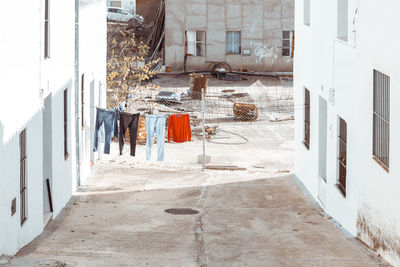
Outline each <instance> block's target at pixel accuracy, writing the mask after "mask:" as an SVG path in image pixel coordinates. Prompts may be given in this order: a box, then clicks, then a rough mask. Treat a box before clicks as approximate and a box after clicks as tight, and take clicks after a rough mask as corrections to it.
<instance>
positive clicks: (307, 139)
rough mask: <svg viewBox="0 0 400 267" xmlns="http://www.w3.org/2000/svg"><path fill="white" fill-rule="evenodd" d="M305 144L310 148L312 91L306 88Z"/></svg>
mask: <svg viewBox="0 0 400 267" xmlns="http://www.w3.org/2000/svg"><path fill="white" fill-rule="evenodd" d="M303 142H304V145H305V146H306V147H307V149H309V148H310V91H309V90H308V89H306V88H304V141H303Z"/></svg>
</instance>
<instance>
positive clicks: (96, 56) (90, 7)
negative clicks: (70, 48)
mask: <svg viewBox="0 0 400 267" xmlns="http://www.w3.org/2000/svg"><path fill="white" fill-rule="evenodd" d="M105 17H106V2H105V1H96V2H94V3H85V1H81V8H80V27H79V32H80V33H79V41H80V47H79V49H80V58H79V72H80V77H82V74H84V75H85V79H84V82H85V85H84V88H85V90H84V93H85V96H84V98H85V108H84V125H85V127H84V129H83V130H82V129H81V131H80V138H81V142H82V146H81V172H82V175H81V182H83V181H84V180H85V177H86V176H87V174H88V173H89V172H90V166H91V161H93V162H94V161H95V159H96V158H95V154H94V153H93V142H94V138H93V137H94V127H95V120H96V107H98V106H101V105H102V107H105V104H106V101H105V96H106V60H105V59H106V55H107V21H106V20H105V19H104V18H105ZM80 82H81V79H80ZM80 85H81V88H82V84H80ZM80 92H81V91H80ZM81 101H82V99H80V104H81ZM80 107H81V106H80ZM80 125H82V118H80Z"/></svg>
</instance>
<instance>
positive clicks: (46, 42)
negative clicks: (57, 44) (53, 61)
mask: <svg viewBox="0 0 400 267" xmlns="http://www.w3.org/2000/svg"><path fill="white" fill-rule="evenodd" d="M49 2H50V0H45V1H44V58H45V59H46V58H49V57H50V4H49Z"/></svg>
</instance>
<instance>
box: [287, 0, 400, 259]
mask: <svg viewBox="0 0 400 267" xmlns="http://www.w3.org/2000/svg"><path fill="white" fill-rule="evenodd" d="M399 7H400V3H398V2H396V1H389V0H387V1H384V3H382V2H377V1H373V0H367V1H357V0H349V41H348V42H342V41H339V40H337V38H336V35H337V34H336V33H337V26H336V18H337V13H336V1H335V0H330V1H323V2H320V1H311V25H310V26H305V25H303V0H297V1H296V35H297V36H296V54H295V62H294V76H295V81H294V86H295V98H296V107H297V108H296V135H295V140H296V174H297V176H298V177H299V178H300V179H301V180H302V181H303V183H304V184H305V186H306V187H307V189H308V190H309V191H310V193H311V194H312V195H313V196H314V198H315V199H316V200H317V201H319V202H320V204H321V206H322V207H323V208H324V209H325V210H326V211H327V212H328V213H329V214H330V215H331V216H333V217H334V218H335V219H336V220H338V221H339V223H341V224H342V226H343V227H344V228H345V229H347V230H348V231H349V232H350V233H351V234H352V235H354V236H358V237H359V238H361V239H362V240H363V241H364V242H365V243H367V244H368V245H370V246H371V247H372V248H373V249H375V250H377V251H378V252H379V253H380V254H381V255H382V256H383V257H385V259H387V260H388V261H389V262H391V263H392V264H393V265H395V266H398V265H400V257H399V252H400V242H399V240H400V239H399V236H400V208H399V205H398V202H399V200H400V195H399V194H398V188H399V186H400V180H399V179H398V177H400V169H399V168H400V167H398V166H399V164H398V162H400V154H399V152H398V150H397V149H396V148H397V147H398V146H399V141H398V138H397V136H399V133H398V131H399V130H400V125H399V123H398V121H399V120H398V118H397V116H398V115H397V114H400V110H399V109H400V107H398V105H396V103H398V101H399V97H400V95H399V92H398V90H396V88H397V87H398V86H399V78H400V66H399V65H400V63H399V62H398V60H397V58H396V57H395V56H393V55H394V54H393V52H394V51H396V46H397V45H396V43H397V39H399V38H398V37H397V36H393V38H394V40H392V41H390V42H388V38H387V37H388V34H390V33H391V32H395V31H396V29H397V28H398V26H400V23H399V21H398V19H397V14H396V13H395V10H398V8H399ZM357 8H358V10H357V13H356V12H355V11H356V9H357ZM371 18H373V19H371ZM353 22H354V24H353ZM377 22H379V23H377ZM390 36H392V35H390ZM378 48H379V49H378ZM374 69H377V70H379V71H381V72H383V73H385V74H387V75H389V76H390V77H391V140H390V160H391V165H390V172H389V173H387V172H385V171H384V170H383V169H382V168H381V167H380V166H379V165H378V164H377V163H376V162H375V161H374V160H373V159H372V112H373V105H372V103H373V70H374ZM303 87H307V88H308V89H309V90H310V91H311V146H310V150H306V148H305V146H304V145H303V144H302V140H303V132H304V126H303V120H304V96H303V94H304V93H303ZM329 88H334V89H335V94H336V95H335V102H334V104H332V103H329ZM319 96H322V97H323V98H325V99H326V100H327V101H328V128H329V129H328V148H327V153H328V157H327V174H328V175H327V176H328V177H327V178H328V181H327V185H326V186H325V187H324V190H325V193H326V198H324V199H323V200H321V191H320V190H321V189H319V187H318V184H319V183H318V179H319V178H318V160H319V155H318V145H319V144H318V136H319V133H318V119H319V110H318V108H319V107H318V98H319ZM338 116H340V117H342V118H343V119H344V120H346V122H347V129H348V133H347V149H348V151H347V162H348V163H347V166H348V168H347V190H346V192H347V196H346V198H344V197H343V196H342V195H341V194H340V193H339V191H338V190H337V189H336V187H335V184H336V179H337V160H336V158H337V117H338Z"/></svg>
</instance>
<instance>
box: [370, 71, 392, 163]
mask: <svg viewBox="0 0 400 267" xmlns="http://www.w3.org/2000/svg"><path fill="white" fill-rule="evenodd" d="M373 124H374V126H373V157H374V159H375V160H376V161H377V162H378V163H379V164H380V165H381V166H382V167H383V168H384V169H385V170H386V171H389V163H390V162H389V144H390V77H389V76H387V75H385V74H383V73H381V72H379V71H377V70H374V112H373Z"/></svg>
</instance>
